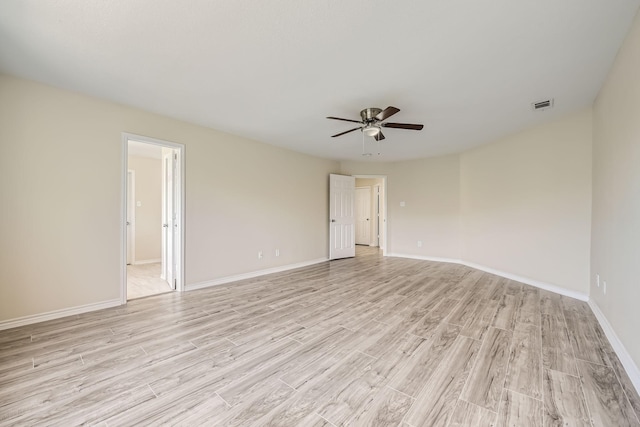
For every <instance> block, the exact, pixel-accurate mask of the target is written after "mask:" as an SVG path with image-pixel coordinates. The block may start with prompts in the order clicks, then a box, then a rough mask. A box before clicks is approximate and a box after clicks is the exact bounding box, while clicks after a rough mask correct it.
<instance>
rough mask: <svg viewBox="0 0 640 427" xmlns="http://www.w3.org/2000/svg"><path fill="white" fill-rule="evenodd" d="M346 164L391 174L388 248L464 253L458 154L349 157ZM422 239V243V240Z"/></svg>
mask: <svg viewBox="0 0 640 427" xmlns="http://www.w3.org/2000/svg"><path fill="white" fill-rule="evenodd" d="M341 168H342V173H344V174H349V175H386V176H387V242H388V247H387V253H388V254H402V255H410V256H430V257H439V258H453V259H458V258H460V242H459V229H460V224H459V212H460V197H459V187H460V185H459V177H460V170H459V162H458V155H451V156H443V157H435V158H429V159H420V160H412V161H407V162H390V163H368V162H343V163H342V165H341ZM400 202H405V206H404V207H401V206H400ZM419 240H420V241H422V247H418V245H417V242H418V241H419Z"/></svg>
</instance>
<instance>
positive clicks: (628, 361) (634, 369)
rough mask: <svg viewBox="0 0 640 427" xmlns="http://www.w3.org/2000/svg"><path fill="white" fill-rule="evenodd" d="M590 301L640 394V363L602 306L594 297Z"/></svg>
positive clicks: (614, 349) (594, 312) (590, 305)
mask: <svg viewBox="0 0 640 427" xmlns="http://www.w3.org/2000/svg"><path fill="white" fill-rule="evenodd" d="M588 303H589V307H591V310H592V311H593V314H595V316H596V318H597V319H598V322H599V323H600V326H602V330H603V331H604V334H605V335H606V336H607V339H608V340H609V342H610V343H611V346H612V347H613V351H615V352H616V354H617V355H618V358H619V359H620V362H621V363H622V366H623V367H624V369H625V371H627V375H629V379H631V382H632V383H633V386H634V387H635V388H636V391H637V392H638V393H639V394H640V369H639V368H638V365H636V364H635V362H634V361H633V359H632V358H631V355H630V354H629V352H628V351H627V349H626V347H625V346H624V344H622V341H620V338H618V335H616V333H615V331H614V330H613V328H612V327H611V324H610V323H609V321H608V320H607V318H606V317H605V315H604V313H602V311H601V310H600V307H598V304H596V302H595V301H594V300H592V299H589V301H588Z"/></svg>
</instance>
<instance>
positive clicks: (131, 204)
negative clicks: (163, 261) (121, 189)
mask: <svg viewBox="0 0 640 427" xmlns="http://www.w3.org/2000/svg"><path fill="white" fill-rule="evenodd" d="M126 197H127V206H126V218H125V226H128V228H127V229H126V235H125V238H126V239H127V241H126V248H127V251H126V254H127V257H126V259H125V263H126V264H127V265H129V264H131V265H134V264H135V263H136V209H135V200H136V171H134V170H132V169H128V170H127V196H126Z"/></svg>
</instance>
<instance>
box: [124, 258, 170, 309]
mask: <svg viewBox="0 0 640 427" xmlns="http://www.w3.org/2000/svg"><path fill="white" fill-rule="evenodd" d="M161 270H162V264H161V263H159V262H154V263H150V264H136V265H127V299H128V300H130V299H134V298H141V297H148V296H149V295H156V294H161V293H164V292H171V291H172V289H171V288H170V287H169V284H168V283H167V281H166V280H163V279H161V278H160V273H161V272H162V271H161Z"/></svg>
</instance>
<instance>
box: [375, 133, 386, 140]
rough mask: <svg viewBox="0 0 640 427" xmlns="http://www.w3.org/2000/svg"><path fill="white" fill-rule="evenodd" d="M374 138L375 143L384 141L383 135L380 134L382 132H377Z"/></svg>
mask: <svg viewBox="0 0 640 427" xmlns="http://www.w3.org/2000/svg"><path fill="white" fill-rule="evenodd" d="M374 138H375V139H376V141H382V140H383V139H384V135H383V134H382V132H378V133H377V134H376V135H375V136H374Z"/></svg>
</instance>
